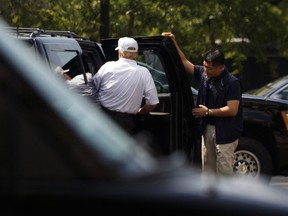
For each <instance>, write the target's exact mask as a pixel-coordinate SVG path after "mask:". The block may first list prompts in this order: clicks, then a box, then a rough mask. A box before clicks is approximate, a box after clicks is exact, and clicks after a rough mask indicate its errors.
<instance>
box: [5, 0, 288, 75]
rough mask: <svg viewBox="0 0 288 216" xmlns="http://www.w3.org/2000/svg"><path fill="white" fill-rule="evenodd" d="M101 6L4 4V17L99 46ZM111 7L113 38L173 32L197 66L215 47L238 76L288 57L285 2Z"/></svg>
mask: <svg viewBox="0 0 288 216" xmlns="http://www.w3.org/2000/svg"><path fill="white" fill-rule="evenodd" d="M101 1H102V3H103V1H105V0H87V1H79V0H78V1H76V0H57V1H54V0H36V1H35V0H1V8H0V15H1V16H2V17H3V18H4V19H5V20H6V21H7V23H8V24H10V25H12V26H25V27H38V28H43V29H53V30H67V31H73V32H76V33H77V34H79V35H81V36H84V37H89V38H92V39H95V40H100V33H99V30H100V26H101V20H100V13H101V10H100V8H101V7H100V3H101ZM108 2H109V3H110V6H109V9H110V12H109V20H107V22H105V23H106V25H107V23H109V30H108V31H107V32H109V37H121V36H138V35H145V36H146V35H147V36H149V35H160V34H161V33H162V32H163V31H172V32H173V33H175V35H176V37H177V40H178V42H179V44H180V45H181V47H182V48H183V51H184V53H185V54H186V55H187V56H189V57H190V58H192V59H193V61H194V62H197V63H198V62H200V60H201V59H200V56H201V54H202V53H203V52H204V51H206V50H207V49H208V48H210V47H216V46H217V47H218V46H220V47H221V48H222V49H223V50H224V52H225V53H226V56H227V57H228V58H232V59H234V66H235V67H234V71H233V72H234V73H236V74H237V73H239V72H240V71H241V62H242V61H244V60H245V58H246V57H247V55H248V54H252V53H253V54H254V55H256V56H257V57H258V59H259V60H261V61H265V60H266V57H267V53H271V54H272V53H273V54H280V55H284V56H287V55H288V48H287V46H286V41H287V37H288V34H287V31H288V29H287V26H288V25H287V22H288V9H287V8H288V7H287V6H288V5H287V4H288V3H287V1H286V0H253V1H251V0H250V1H249V0H233V1H232V0H206V1H200V0H177V1H176V0H166V1H161V0H110V1H108ZM104 17H105V16H104ZM103 23H104V22H103V20H102V25H103ZM102 27H103V26H102ZM106 30H107V29H106ZM235 39H238V42H235ZM274 67H275V66H274Z"/></svg>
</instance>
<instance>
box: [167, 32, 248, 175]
mask: <svg viewBox="0 0 288 216" xmlns="http://www.w3.org/2000/svg"><path fill="white" fill-rule="evenodd" d="M162 36H164V37H170V38H171V39H172V40H173V41H174V44H175V46H176V48H177V50H178V53H179V55H180V57H181V60H182V62H183V65H184V67H185V70H186V71H187V73H189V74H192V75H194V77H195V79H196V80H198V81H199V82H200V87H199V91H198V97H197V104H196V107H197V108H195V109H193V110H192V114H193V115H194V116H195V117H196V118H197V119H198V120H199V125H200V131H201V134H202V135H203V136H202V168H203V171H210V172H213V173H215V174H218V175H232V174H233V162H234V151H235V149H236V148H237V145H238V142H239V138H240V136H241V134H242V130H243V116H242V98H241V96H242V88H241V83H240V81H239V80H238V79H237V78H236V77H235V76H233V75H232V74H231V73H230V72H229V71H228V69H227V68H226V67H225V65H224V63H225V62H224V61H225V58H224V54H223V53H222V52H221V51H220V50H219V49H212V50H209V51H208V52H206V53H205V54H204V57H203V66H200V65H194V64H193V63H192V62H190V61H189V60H187V58H186V57H185V55H184V53H183V52H182V51H181V49H180V48H179V45H178V44H177V42H176V39H175V36H174V35H173V34H172V33H171V32H163V33H162Z"/></svg>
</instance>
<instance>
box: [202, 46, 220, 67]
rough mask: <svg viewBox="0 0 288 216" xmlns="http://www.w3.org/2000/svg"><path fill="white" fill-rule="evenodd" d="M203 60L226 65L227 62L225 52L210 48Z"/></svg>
mask: <svg viewBox="0 0 288 216" xmlns="http://www.w3.org/2000/svg"><path fill="white" fill-rule="evenodd" d="M203 60H204V61H207V62H211V63H212V64H213V65H224V63H225V57H224V54H223V52H221V51H220V50H219V49H211V50H208V51H207V52H206V53H205V54H204V56H203Z"/></svg>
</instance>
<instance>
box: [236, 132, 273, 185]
mask: <svg viewBox="0 0 288 216" xmlns="http://www.w3.org/2000/svg"><path fill="white" fill-rule="evenodd" d="M233 170H234V173H235V174H236V175H241V176H247V177H252V178H259V177H260V176H261V177H263V178H264V177H265V179H266V180H267V179H270V178H271V175H272V159H271V156H270V154H269V152H268V151H267V149H266V148H265V147H264V146H263V145H262V144H261V143H260V142H258V141H257V140H254V139H251V138H244V137H242V138H240V140H239V144H238V147H237V149H236V151H235V160H234V165H233Z"/></svg>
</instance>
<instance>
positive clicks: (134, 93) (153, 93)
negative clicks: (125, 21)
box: [93, 37, 159, 134]
mask: <svg viewBox="0 0 288 216" xmlns="http://www.w3.org/2000/svg"><path fill="white" fill-rule="evenodd" d="M115 50H118V58H119V59H118V60H117V61H109V62H106V63H105V64H104V65H103V66H102V67H101V68H100V69H99V70H98V72H97V73H96V74H95V75H94V76H93V81H94V84H95V88H96V89H95V90H96V95H97V97H98V100H99V102H100V103H101V106H102V107H103V109H104V110H105V111H106V112H107V113H108V114H109V115H110V116H111V117H112V118H113V119H114V120H115V121H116V122H117V123H119V124H120V126H122V127H123V128H124V129H125V130H126V131H128V132H129V133H130V134H133V129H134V127H135V121H134V117H135V115H136V114H147V113H149V112H150V111H152V110H153V109H154V108H155V107H156V105H157V104H158V103H159V99H158V95H157V90H156V87H155V84H154V80H153V78H152V76H151V74H150V72H149V70H148V69H147V68H145V67H143V66H140V65H138V64H137V62H136V61H135V58H136V56H137V55H138V43H137V42H136V40H134V39H133V38H129V37H123V38H120V39H119V40H118V46H117V48H116V49H115ZM143 99H144V105H143V106H141V105H142V101H143Z"/></svg>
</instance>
